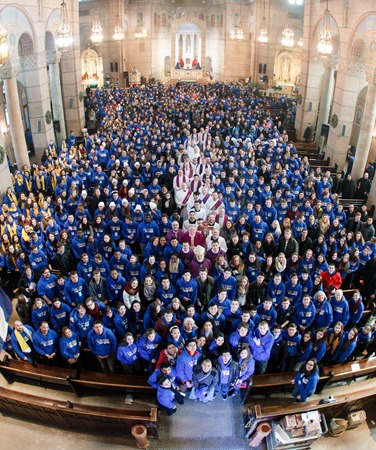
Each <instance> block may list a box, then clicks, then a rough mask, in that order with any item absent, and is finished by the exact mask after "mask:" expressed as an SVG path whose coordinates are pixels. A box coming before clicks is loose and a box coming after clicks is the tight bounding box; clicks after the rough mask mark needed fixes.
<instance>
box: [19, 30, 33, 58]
mask: <svg viewBox="0 0 376 450" xmlns="http://www.w3.org/2000/svg"><path fill="white" fill-rule="evenodd" d="M33 52H34V44H33V40H32V38H31V36H30V34H29V33H22V34H21V36H20V38H19V40H18V56H20V57H22V56H27V55H31V54H32V53H33Z"/></svg>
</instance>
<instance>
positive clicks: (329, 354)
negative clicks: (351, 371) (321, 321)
mask: <svg viewBox="0 0 376 450" xmlns="http://www.w3.org/2000/svg"><path fill="white" fill-rule="evenodd" d="M344 340H345V327H344V326H343V323H342V322H337V323H336V324H335V325H334V327H333V328H329V330H328V334H327V344H328V345H327V350H326V354H325V358H324V361H323V363H324V364H325V365H328V364H330V363H331V361H332V360H333V359H334V354H335V353H336V351H337V350H338V348H340V347H341V346H342V344H343V341H344Z"/></svg>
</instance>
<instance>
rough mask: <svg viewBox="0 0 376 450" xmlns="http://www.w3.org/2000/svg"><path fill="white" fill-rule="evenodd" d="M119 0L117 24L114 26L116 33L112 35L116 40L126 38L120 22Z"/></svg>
mask: <svg viewBox="0 0 376 450" xmlns="http://www.w3.org/2000/svg"><path fill="white" fill-rule="evenodd" d="M119 21H120V20H119V0H118V2H117V14H116V25H115V28H114V34H113V35H112V37H113V39H114V41H116V42H120V41H122V40H123V39H124V33H123V28H122V27H121V23H119Z"/></svg>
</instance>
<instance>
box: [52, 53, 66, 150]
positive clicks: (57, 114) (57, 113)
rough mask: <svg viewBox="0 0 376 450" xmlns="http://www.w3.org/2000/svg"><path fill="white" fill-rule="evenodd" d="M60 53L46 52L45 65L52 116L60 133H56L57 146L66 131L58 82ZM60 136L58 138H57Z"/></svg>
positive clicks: (59, 82)
mask: <svg viewBox="0 0 376 450" xmlns="http://www.w3.org/2000/svg"><path fill="white" fill-rule="evenodd" d="M60 58H61V53H60V52H48V53H47V64H48V67H49V75H50V91H51V92H50V93H51V103H52V116H53V118H54V120H58V121H59V122H60V133H58V144H59V145H60V144H61V140H62V139H66V137H67V130H66V127H65V117H64V106H63V96H62V94H61V80H60V67H59V63H60ZM59 135H60V136H59Z"/></svg>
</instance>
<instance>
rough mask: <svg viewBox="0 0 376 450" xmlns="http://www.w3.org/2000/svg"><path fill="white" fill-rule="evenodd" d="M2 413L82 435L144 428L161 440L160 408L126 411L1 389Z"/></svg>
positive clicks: (150, 434)
mask: <svg viewBox="0 0 376 450" xmlns="http://www.w3.org/2000/svg"><path fill="white" fill-rule="evenodd" d="M0 410H1V412H2V413H3V414H7V415H10V416H13V417H16V418H18V419H19V418H24V419H27V420H31V421H33V422H38V423H42V424H43V425H48V426H55V427H58V428H59V429H61V428H64V429H69V430H75V431H80V432H85V433H87V432H92V433H100V434H103V433H105V434H119V435H130V434H131V429H132V427H133V426H134V425H144V426H145V427H146V428H147V429H148V436H149V437H155V438H157V437H158V413H157V408H151V409H149V410H126V409H121V408H108V407H102V406H94V405H85V404H76V403H72V402H69V401H67V402H64V401H58V400H54V399H51V398H45V397H39V396H37V395H30V394H25V393H23V392H16V391H12V390H9V389H4V388H0Z"/></svg>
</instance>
